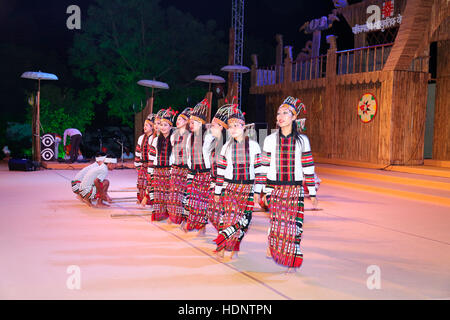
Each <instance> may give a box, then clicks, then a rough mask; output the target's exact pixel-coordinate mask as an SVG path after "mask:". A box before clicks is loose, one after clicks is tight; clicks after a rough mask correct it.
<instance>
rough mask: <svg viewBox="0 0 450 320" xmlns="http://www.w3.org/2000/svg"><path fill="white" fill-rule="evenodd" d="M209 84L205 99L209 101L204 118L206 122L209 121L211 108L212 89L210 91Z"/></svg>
mask: <svg viewBox="0 0 450 320" xmlns="http://www.w3.org/2000/svg"><path fill="white" fill-rule="evenodd" d="M209 86H210V88H209V89H210V90H209V91H208V92H207V93H206V99H208V102H209V108H208V114H207V118H206V122H207V123H210V122H211V108H212V94H213V93H212V91H211V84H210V85H209Z"/></svg>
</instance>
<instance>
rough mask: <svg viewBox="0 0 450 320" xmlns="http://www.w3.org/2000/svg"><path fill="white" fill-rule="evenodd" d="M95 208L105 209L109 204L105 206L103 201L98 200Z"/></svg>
mask: <svg viewBox="0 0 450 320" xmlns="http://www.w3.org/2000/svg"><path fill="white" fill-rule="evenodd" d="M96 207H97V208H107V207H109V204H106V203H104V202H103V201H101V200H98V201H97V205H96Z"/></svg>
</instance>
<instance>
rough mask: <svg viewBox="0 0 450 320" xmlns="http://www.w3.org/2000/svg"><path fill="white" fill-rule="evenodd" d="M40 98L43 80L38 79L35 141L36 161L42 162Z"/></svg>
mask: <svg viewBox="0 0 450 320" xmlns="http://www.w3.org/2000/svg"><path fill="white" fill-rule="evenodd" d="M40 99H41V80H40V79H38V92H37V104H36V125H35V132H34V137H33V140H34V141H35V143H34V147H35V153H34V159H33V160H34V161H38V162H41V136H40V130H39V129H40V126H41V123H40V117H39V113H40Z"/></svg>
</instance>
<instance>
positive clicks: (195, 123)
mask: <svg viewBox="0 0 450 320" xmlns="http://www.w3.org/2000/svg"><path fill="white" fill-rule="evenodd" d="M209 107H210V106H209V103H208V100H206V99H204V100H203V101H201V102H200V103H198V104H197V105H196V106H195V107H194V108H193V110H192V112H191V116H190V121H189V122H190V129H191V134H190V135H189V137H188V140H187V142H186V145H187V155H188V167H189V174H188V188H187V194H186V198H185V208H186V211H187V212H188V214H187V215H188V216H187V219H186V224H185V225H183V230H184V231H186V232H187V231H190V230H194V229H196V230H199V233H198V234H199V235H204V233H205V226H206V224H207V223H208V215H207V207H208V199H209V192H208V189H209V185H210V181H211V175H210V170H211V164H210V155H209V153H208V151H209V149H210V145H211V143H212V141H213V137H212V135H211V134H205V133H206V127H205V124H206V114H207V111H208V108H209Z"/></svg>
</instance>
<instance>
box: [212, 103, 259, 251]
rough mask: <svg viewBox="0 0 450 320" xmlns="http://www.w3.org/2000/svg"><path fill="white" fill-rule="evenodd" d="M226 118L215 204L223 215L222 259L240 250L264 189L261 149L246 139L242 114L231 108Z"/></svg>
mask: <svg viewBox="0 0 450 320" xmlns="http://www.w3.org/2000/svg"><path fill="white" fill-rule="evenodd" d="M230 111H231V114H230V115H229V117H228V132H229V134H230V136H231V139H230V140H229V141H227V143H225V145H224V146H223V147H222V151H221V152H220V158H219V162H218V164H217V182H216V187H215V196H214V197H215V200H216V201H217V202H219V203H220V207H221V208H222V210H223V215H222V216H221V217H220V223H219V235H218V237H217V239H216V240H214V241H215V242H216V244H217V248H216V251H215V252H216V253H218V255H219V256H220V257H223V256H224V250H226V251H230V252H231V254H230V258H232V257H233V255H234V253H236V252H238V251H239V249H240V244H241V241H242V239H243V238H244V235H245V233H246V231H247V230H248V227H249V225H250V222H251V220H252V212H253V204H254V202H253V197H255V200H256V201H258V200H259V194H260V193H261V189H262V186H263V178H264V176H263V171H262V169H263V168H262V166H261V148H260V147H259V144H258V143H257V142H256V141H253V140H250V139H249V137H248V136H246V135H245V131H244V127H245V119H244V114H243V113H242V112H241V111H240V110H239V109H238V108H237V107H233V108H232V109H231V110H230Z"/></svg>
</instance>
